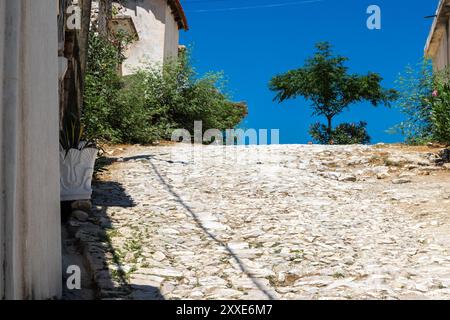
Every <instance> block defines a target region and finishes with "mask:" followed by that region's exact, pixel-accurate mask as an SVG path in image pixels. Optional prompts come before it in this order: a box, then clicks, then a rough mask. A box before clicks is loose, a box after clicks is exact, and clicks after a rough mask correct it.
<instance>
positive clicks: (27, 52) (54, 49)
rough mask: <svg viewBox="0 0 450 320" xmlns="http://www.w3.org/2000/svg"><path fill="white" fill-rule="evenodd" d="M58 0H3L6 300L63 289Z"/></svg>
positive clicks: (0, 256) (0, 278) (1, 263)
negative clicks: (59, 149)
mask: <svg viewBox="0 0 450 320" xmlns="http://www.w3.org/2000/svg"><path fill="white" fill-rule="evenodd" d="M56 3H57V2H56V1H54V0H39V1H36V0H14V1H11V0H0V141H1V144H2V147H1V149H0V189H1V190H0V191H1V192H0V195H1V201H0V299H5V298H6V299H49V298H57V297H60V294H61V230H60V226H61V224H60V212H59V160H58V148H59V142H58V127H59V126H58V116H59V112H58V60H57V59H58V57H57V54H58V46H57V40H58V34H57V20H56V17H57V6H56Z"/></svg>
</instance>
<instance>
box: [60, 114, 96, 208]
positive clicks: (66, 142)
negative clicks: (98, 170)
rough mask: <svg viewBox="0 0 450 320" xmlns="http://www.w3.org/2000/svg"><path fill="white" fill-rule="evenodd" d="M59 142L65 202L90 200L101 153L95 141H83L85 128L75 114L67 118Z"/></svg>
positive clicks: (62, 196) (62, 198) (62, 193)
mask: <svg viewBox="0 0 450 320" xmlns="http://www.w3.org/2000/svg"><path fill="white" fill-rule="evenodd" d="M59 142H60V154H59V164H60V173H61V178H60V180H61V201H76V200H90V199H91V195H92V186H91V183H92V176H93V174H94V165H95V160H96V158H97V154H98V148H97V146H96V144H95V142H94V141H92V140H88V139H83V126H82V124H81V123H80V120H79V119H78V117H76V116H73V115H68V116H65V119H64V121H63V124H62V128H61V130H60V136H59Z"/></svg>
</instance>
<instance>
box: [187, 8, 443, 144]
mask: <svg viewBox="0 0 450 320" xmlns="http://www.w3.org/2000/svg"><path fill="white" fill-rule="evenodd" d="M299 2H300V1H294V0H182V4H183V6H184V9H185V11H186V15H187V17H188V21H189V26H190V30H189V31H188V32H182V35H181V43H183V44H186V45H191V46H192V47H193V63H194V65H195V67H196V68H197V70H198V71H199V72H200V73H205V72H208V71H224V73H225V75H226V78H227V80H228V88H229V92H230V93H231V95H232V98H233V99H234V100H236V101H246V102H247V103H248V105H249V116H248V117H247V118H246V120H245V121H244V122H243V123H242V125H241V126H242V127H243V128H255V129H280V140H281V143H290V144H291V143H307V142H308V141H310V140H311V138H310V137H309V134H308V128H309V126H310V124H312V123H314V122H316V121H318V120H321V121H323V119H321V118H315V117H312V116H311V113H312V109H311V107H310V105H309V103H307V102H305V101H303V99H301V98H300V99H295V100H290V101H286V102H283V103H282V104H278V103H276V102H273V96H274V93H273V92H271V91H270V90H269V89H268V82H269V80H270V79H271V78H272V77H273V76H274V75H276V74H279V73H283V72H286V71H288V70H290V69H295V68H298V67H301V66H302V65H303V62H304V60H305V58H307V57H308V56H310V55H311V54H312V53H313V52H314V44H315V43H316V42H318V41H330V42H331V43H332V44H333V45H334V49H335V51H336V53H339V54H341V55H344V56H347V57H348V58H349V59H350V60H349V62H348V64H347V65H348V66H349V67H350V71H351V72H357V73H367V72H368V71H373V72H378V73H380V74H381V76H382V77H383V78H384V81H383V85H384V86H385V87H389V88H391V87H395V80H396V79H397V78H398V75H399V73H400V72H402V71H403V70H404V69H405V67H406V66H407V65H408V64H416V63H417V62H418V61H419V60H420V59H421V57H422V56H423V49H424V46H425V42H426V39H427V36H428V32H429V29H430V26H431V23H432V19H425V18H424V17H425V16H429V15H433V14H434V12H435V10H436V7H437V2H438V0H371V1H366V0H323V1H320V2H310V3H299ZM272 4H287V5H285V6H279V7H262V6H265V5H272ZM372 4H376V5H378V6H380V8H381V11H382V29H381V30H369V29H367V27H366V20H367V18H368V15H367V14H366V9H367V7H368V6H369V5H372ZM242 7H246V8H247V9H237V10H234V9H233V8H242ZM359 120H365V121H367V122H368V130H369V134H370V135H371V137H372V142H373V143H377V142H400V141H403V137H402V136H399V135H391V134H388V133H386V132H385V131H386V130H387V129H389V128H390V127H392V126H393V125H395V124H396V123H398V122H400V121H401V120H402V115H401V114H400V113H399V112H398V111H397V110H395V109H389V108H386V107H384V106H379V107H377V108H374V107H372V106H370V105H368V104H366V103H363V104H358V105H353V106H351V108H350V109H349V110H348V111H346V112H345V113H344V114H342V115H341V116H339V117H337V118H335V120H334V124H335V125H336V124H338V123H340V122H344V121H346V122H350V121H359Z"/></svg>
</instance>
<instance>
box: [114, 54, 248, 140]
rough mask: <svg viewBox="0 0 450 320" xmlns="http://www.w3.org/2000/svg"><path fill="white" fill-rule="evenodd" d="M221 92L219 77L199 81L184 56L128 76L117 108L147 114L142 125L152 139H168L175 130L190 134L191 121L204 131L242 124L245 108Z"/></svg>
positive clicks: (217, 74)
mask: <svg viewBox="0 0 450 320" xmlns="http://www.w3.org/2000/svg"><path fill="white" fill-rule="evenodd" d="M161 70H162V71H161ZM224 88H225V82H224V80H223V75H222V74H221V73H208V74H206V75H205V76H203V77H199V76H198V74H197V73H196V72H195V70H194V69H193V68H192V66H191V65H190V63H189V59H188V57H187V56H183V57H180V59H178V60H174V61H170V62H167V63H166V64H165V65H164V66H163V67H161V66H158V65H153V66H148V67H146V68H145V69H141V70H139V71H137V73H136V74H135V75H132V76H130V77H129V78H128V79H127V83H126V86H125V88H124V89H123V90H122V92H121V102H120V105H122V106H123V107H125V106H132V108H136V107H137V108H138V109H139V110H143V113H145V112H146V113H145V115H146V116H145V122H146V124H147V126H148V128H149V130H150V131H151V134H152V135H153V136H154V137H159V138H163V139H164V138H170V135H171V130H172V129H174V128H183V129H187V130H189V131H190V132H191V133H193V129H194V121H202V122H203V129H204V130H208V129H213V128H214V129H219V130H225V129H229V128H234V127H235V126H236V125H238V124H239V123H240V122H241V121H242V119H243V118H244V117H245V116H246V115H247V106H246V105H245V104H244V103H233V102H231V101H230V100H229V98H228V95H227V94H226V93H224ZM136 95H138V96H139V97H136Z"/></svg>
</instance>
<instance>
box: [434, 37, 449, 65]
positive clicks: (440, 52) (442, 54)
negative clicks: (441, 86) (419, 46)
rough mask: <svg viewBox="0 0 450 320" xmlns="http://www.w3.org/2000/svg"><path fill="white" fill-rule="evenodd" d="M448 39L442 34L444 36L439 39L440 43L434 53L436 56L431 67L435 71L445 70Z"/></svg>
mask: <svg viewBox="0 0 450 320" xmlns="http://www.w3.org/2000/svg"><path fill="white" fill-rule="evenodd" d="M447 43H448V37H447V34H446V33H444V35H443V36H442V38H441V41H440V42H439V46H438V48H437V51H436V56H435V57H434V58H433V67H434V68H435V69H436V70H441V69H443V68H445V66H446V65H447V63H448V61H447V57H448V49H447V48H448V46H447Z"/></svg>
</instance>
